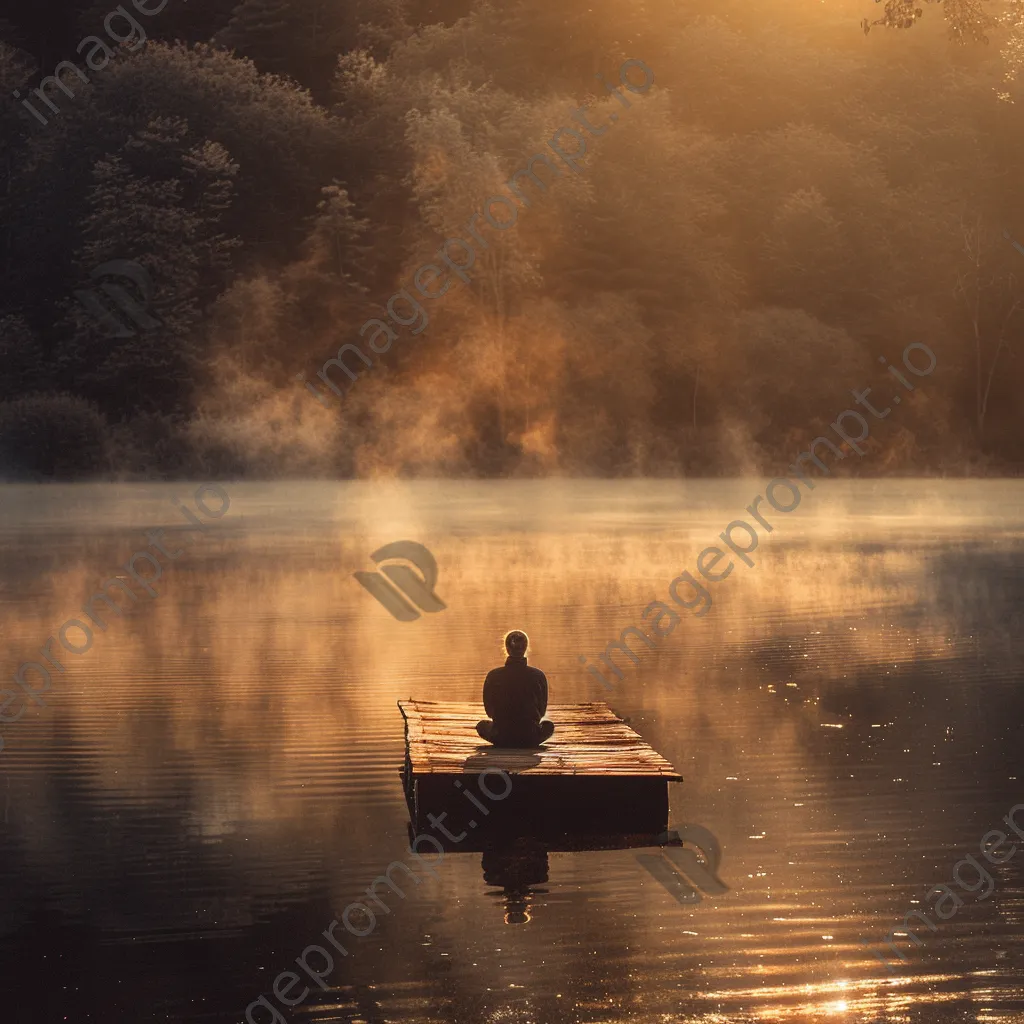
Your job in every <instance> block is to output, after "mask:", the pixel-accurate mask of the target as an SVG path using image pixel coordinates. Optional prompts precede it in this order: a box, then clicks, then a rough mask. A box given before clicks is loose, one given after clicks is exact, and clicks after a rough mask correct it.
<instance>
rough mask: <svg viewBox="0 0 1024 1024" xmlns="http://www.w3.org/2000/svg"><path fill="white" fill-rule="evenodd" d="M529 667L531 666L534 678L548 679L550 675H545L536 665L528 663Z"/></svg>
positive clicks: (545, 680)
mask: <svg viewBox="0 0 1024 1024" xmlns="http://www.w3.org/2000/svg"><path fill="white" fill-rule="evenodd" d="M527 667H528V668H529V670H530V673H531V674H532V675H533V677H534V679H543V680H544V682H547V681H548V677H547V676H546V675H544V673H543V672H541V670H540V669H539V668H537V667H536V666H535V665H528V666H527Z"/></svg>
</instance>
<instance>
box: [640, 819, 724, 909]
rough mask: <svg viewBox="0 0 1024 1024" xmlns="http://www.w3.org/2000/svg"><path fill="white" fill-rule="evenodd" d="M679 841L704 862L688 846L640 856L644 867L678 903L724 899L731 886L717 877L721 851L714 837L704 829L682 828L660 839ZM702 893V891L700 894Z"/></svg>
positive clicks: (701, 827) (687, 826)
mask: <svg viewBox="0 0 1024 1024" xmlns="http://www.w3.org/2000/svg"><path fill="white" fill-rule="evenodd" d="M675 837H678V838H679V839H681V840H682V841H683V842H684V843H688V844H690V846H695V847H696V848H697V850H698V852H699V853H700V854H701V857H702V859H701V860H698V859H697V854H695V853H694V852H693V850H691V849H688V848H687V847H686V846H667V847H665V848H664V849H663V850H662V851H661V853H638V854H637V855H636V859H637V860H638V861H639V862H640V864H641V866H642V867H643V868H644V870H645V871H647V872H648V873H649V874H650V875H652V876H653V877H654V878H655V879H657V881H659V882H660V883H661V884H662V885H663V886H664V887H665V888H666V889H667V890H668V891H669V893H670V894H671V895H672V896H674V897H675V899H676V901H677V902H679V903H683V904H686V905H693V904H694V903H700V901H701V893H703V894H704V895H705V896H721V895H722V894H723V893H727V892H728V891H729V886H727V885H726V884H725V882H723V881H722V880H721V879H720V878H719V877H718V866H719V864H721V862H722V847H721V846H720V845H719V842H718V840H717V839H716V838H715V836H714V834H713V833H712V832H711V831H710V830H709V829H706V828H704V826H703V825H680V826H679V828H678V829H676V830H675V831H674V832H673V831H669V832H665V833H663V834H662V835H661V836H660V837H659V839H660V841H661V842H668V841H670V840H672V839H673V838H675ZM698 890H699V891H698Z"/></svg>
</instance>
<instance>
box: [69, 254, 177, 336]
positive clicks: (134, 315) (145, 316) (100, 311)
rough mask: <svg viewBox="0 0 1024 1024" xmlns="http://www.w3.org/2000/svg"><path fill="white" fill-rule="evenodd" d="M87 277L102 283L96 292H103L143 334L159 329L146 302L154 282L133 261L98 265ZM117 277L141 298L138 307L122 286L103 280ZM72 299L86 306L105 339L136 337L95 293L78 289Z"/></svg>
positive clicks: (93, 290)
mask: <svg viewBox="0 0 1024 1024" xmlns="http://www.w3.org/2000/svg"><path fill="white" fill-rule="evenodd" d="M89 277H90V279H91V280H93V281H102V282H103V283H102V284H100V285H99V286H98V290H99V291H101V292H103V294H104V295H106V296H107V298H108V299H110V300H111V301H112V302H113V303H114V305H115V306H116V307H117V308H118V309H119V310H120V311H121V312H122V313H124V314H125V315H126V316H127V317H129V318H130V319H131V320H132V321H134V323H135V324H137V325H138V326H139V327H141V328H142V330H144V331H151V330H153V328H154V327H159V326H160V321H159V320H157V319H156V317H154V316H151V315H150V314H149V312H148V311H147V307H148V306H149V300H150V298H151V296H152V295H153V280H152V278H151V277H150V276H149V274H147V273H146V270H145V268H144V267H142V266H141V265H140V264H138V263H136V262H135V261H134V260H110V261H109V262H108V263H101V264H100V265H99V266H98V267H96V268H95V269H94V270H93V272H92V273H91V274H90V275H89ZM117 277H120V278H122V279H124V280H127V281H130V282H131V283H132V284H133V285H135V288H136V290H137V292H138V294H139V295H140V296H141V297H142V302H141V303H140V302H139V300H138V299H137V298H136V296H135V295H133V294H132V293H131V292H129V291H127V290H126V289H125V288H124V287H123V286H122V285H120V284H115V283H113V282H111V281H110V280H104V279H105V278H117ZM75 298H76V299H78V301H79V302H81V304H82V305H83V306H85V308H86V309H87V310H88V311H89V312H90V313H91V314H92V317H93V319H94V320H96V322H97V323H99V324H100V325H102V326H103V327H105V328H106V330H107V336H108V337H111V338H134V337H135V335H136V334H137V333H138V332H137V331H136V330H135V329H134V328H133V327H131V326H129V325H128V324H126V323H125V322H124V320H122V319H120V318H119V317H117V316H115V315H114V312H113V311H112V310H111V309H110V308H109V307H108V305H107V304H106V303H104V302H103V301H102V300H101V299H100V296H99V295H98V294H97V289H91V288H79V289H77V290H76V291H75Z"/></svg>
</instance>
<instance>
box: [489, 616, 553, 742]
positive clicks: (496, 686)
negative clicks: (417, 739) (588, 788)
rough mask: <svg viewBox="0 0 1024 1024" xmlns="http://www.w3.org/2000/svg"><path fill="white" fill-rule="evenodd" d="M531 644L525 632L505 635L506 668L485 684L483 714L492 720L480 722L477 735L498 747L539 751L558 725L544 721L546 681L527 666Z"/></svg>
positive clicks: (493, 670)
mask: <svg viewBox="0 0 1024 1024" xmlns="http://www.w3.org/2000/svg"><path fill="white" fill-rule="evenodd" d="M529 644H530V638H529V637H528V636H527V635H526V634H525V633H524V632H522V630H518V629H514V630H512V632H511V633H508V634H506V636H505V650H506V651H507V652H508V657H507V658H506V659H505V664H504V665H503V666H502V667H501V668H494V669H491V671H490V672H488V673H487V678H486V679H485V680H484V710H485V711H486V712H487V714H488V715H489V716H490V717H489V718H485V719H484V720H483V721H482V722H478V723H477V727H476V731H477V732H478V733H479V734H480V737H481V738H482V739H485V740H487V742H488V743H493V744H494V745H495V746H496V747H520V748H521V747H537V746H540V744H541V743H543V742H544V741H545V740H548V739H550V738H551V734H552V733H553V732H554V731H555V723H554V722H550V721H547V720H546V719H544V712H545V711H547V709H548V680H547V677H546V676H545V675H544V673H543V672H541V670H540V669H538V668H532V667H531V666H529V665H527V664H526V650H527V647H529Z"/></svg>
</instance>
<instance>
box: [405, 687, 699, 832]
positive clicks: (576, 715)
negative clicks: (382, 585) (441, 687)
mask: <svg viewBox="0 0 1024 1024" xmlns="http://www.w3.org/2000/svg"><path fill="white" fill-rule="evenodd" d="M398 707H399V709H400V710H401V712H402V717H403V718H404V719H405V767H404V769H403V772H402V776H403V782H404V785H405V795H406V800H407V802H408V804H409V814H410V816H411V818H412V826H413V829H414V830H415V831H416V832H417V833H422V832H429V833H430V834H431V835H436V834H437V833H438V829H437V828H432V827H431V823H430V821H429V819H428V817H427V815H428V814H432V815H434V816H435V817H439V816H440V815H441V814H443V813H446V812H447V813H448V814H449V815H450V817H449V819H447V820H446V821H445V825H446V827H447V828H448V829H449V830H450V831H451V832H453V833H456V834H458V833H459V832H460V830H465V829H466V828H467V827H468V828H472V829H475V828H477V827H478V826H481V825H484V824H485V822H484V818H485V817H486V818H487V819H488V820H487V821H486V824H487V825H489V826H494V825H498V826H500V828H501V829H502V831H512V832H514V833H517V834H522V835H545V836H555V835H566V834H573V835H588V834H589V835H592V836H605V837H609V836H611V837H614V836H626V835H645V836H653V835H656V834H658V833H661V832H664V831H665V830H666V829H667V827H668V784H669V783H670V782H681V781H682V776H681V775H679V773H678V772H677V771H676V770H675V768H673V767H672V765H671V764H669V763H668V761H666V760H665V758H663V757H662V756H661V755H660V754H659V753H658V752H657V751H656V750H654V749H653V748H652V747H651V746H650V745H649V744H647V743H645V742H644V741H643V739H641V737H640V736H638V735H637V733H635V732H634V731H633V730H632V729H630V727H629V726H628V725H626V723H625V722H623V721H622V719H621V718H618V717H617V716H616V715H615V713H614V712H613V711H612V709H611V708H610V707H609V706H608V705H607V704H604V703H589V704H553V705H551V706H550V707H549V708H548V712H547V717H548V718H550V719H551V721H552V722H554V723H555V734H554V736H552V738H551V739H550V740H548V741H547V742H546V743H545V744H544V745H543V746H542V747H535V748H532V749H508V748H499V747H494V746H492V745H491V744H489V743H485V742H484V741H483V740H482V739H480V737H479V736H478V735H477V733H476V723H477V722H479V721H480V719H482V718H485V717H486V715H485V713H484V707H483V704H475V703H460V702H453V701H421V700H407V701H399V702H398ZM483 772H487V774H486V775H484V776H481V773H483ZM500 772H505V773H507V775H508V777H509V782H506V781H505V780H504V778H503V777H502V776H501V774H499V773H500ZM481 783H482V784H483V785H482V787H481ZM506 790H507V791H508V792H507V795H505V796H501V794H503V793H504V792H505V791H506ZM467 791H468V793H467ZM488 791H490V793H494V794H498V797H500V799H498V798H492V797H491V796H490V795H488ZM470 797H473V798H475V800H477V801H479V802H480V804H482V805H483V806H484V808H485V810H486V815H485V813H484V812H482V811H480V810H479V809H478V808H477V806H476V805H475V804H474V803H473V801H472V800H471V799H470Z"/></svg>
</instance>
